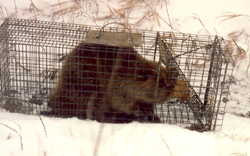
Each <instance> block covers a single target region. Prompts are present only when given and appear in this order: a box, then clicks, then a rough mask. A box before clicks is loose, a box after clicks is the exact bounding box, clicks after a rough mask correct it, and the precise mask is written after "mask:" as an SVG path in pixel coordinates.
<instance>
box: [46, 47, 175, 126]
mask: <svg viewBox="0 0 250 156" xmlns="http://www.w3.org/2000/svg"><path fill="white" fill-rule="evenodd" d="M158 67H159V64H158V63H157V62H153V61H149V60H147V59H145V58H143V57H142V56H141V55H140V54H138V53H137V52H136V51H135V50H134V49H133V48H132V47H116V46H108V45H101V44H86V43H81V44H79V46H77V47H76V48H75V49H74V50H73V51H72V52H71V53H69V55H68V56H67V58H66V60H65V61H64V64H63V66H62V70H61V74H60V77H59V80H58V83H57V86H56V88H55V91H54V92H53V93H52V94H51V96H50V97H49V102H48V106H49V107H51V108H52V111H51V112H44V113H43V114H47V115H58V116H65V117H71V116H76V117H80V118H90V119H96V120H97V121H99V122H111V123H120V122H121V123H123V122H131V121H134V120H139V121H140V120H146V121H147V120H148V121H152V122H159V120H160V118H159V117H158V116H156V115H154V114H153V113H154V103H162V102H164V101H166V100H167V99H168V98H169V97H170V94H171V93H172V92H173V89H174V85H175V83H176V78H177V77H178V74H179V73H178V72H177V70H176V69H174V68H164V67H163V66H161V69H160V74H159V83H158V90H157V76H158ZM156 93H157V94H156Z"/></svg>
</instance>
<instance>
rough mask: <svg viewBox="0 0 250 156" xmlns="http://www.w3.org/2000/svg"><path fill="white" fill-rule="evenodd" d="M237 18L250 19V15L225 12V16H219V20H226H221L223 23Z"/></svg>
mask: <svg viewBox="0 0 250 156" xmlns="http://www.w3.org/2000/svg"><path fill="white" fill-rule="evenodd" d="M237 17H250V15H244V14H235V13H233V12H225V13H223V15H221V16H218V17H217V18H224V19H222V20H221V22H223V21H226V20H230V19H233V18H237Z"/></svg>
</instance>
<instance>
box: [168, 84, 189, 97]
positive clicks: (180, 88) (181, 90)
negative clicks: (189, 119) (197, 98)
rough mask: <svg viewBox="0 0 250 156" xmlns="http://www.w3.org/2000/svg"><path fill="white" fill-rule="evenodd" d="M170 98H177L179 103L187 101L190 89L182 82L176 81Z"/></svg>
mask: <svg viewBox="0 0 250 156" xmlns="http://www.w3.org/2000/svg"><path fill="white" fill-rule="evenodd" d="M170 98H177V99H179V100H180V102H184V101H188V100H189V98H190V89H189V87H188V86H187V85H186V82H185V81H183V80H176V83H175V86H174V91H173V93H172V94H171V95H170Z"/></svg>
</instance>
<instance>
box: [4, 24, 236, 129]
mask: <svg viewBox="0 0 250 156" xmlns="http://www.w3.org/2000/svg"><path fill="white" fill-rule="evenodd" d="M100 29H101V27H97V26H89V25H77V24H65V23H55V22H45V21H37V20H24V19H7V20H6V21H5V22H4V23H3V24H2V25H1V27H0V79H1V81H0V106H1V108H3V109H5V110H7V111H10V112H17V113H24V114H40V113H41V112H48V113H47V114H46V115H55V116H62V117H71V116H78V115H76V114H77V113H76V114H73V115H72V114H67V113H66V114H63V115H62V114H60V113H55V112H53V108H51V107H49V106H48V101H49V98H50V96H51V95H52V94H53V92H54V91H55V89H56V86H57V85H58V81H59V80H60V77H61V76H62V74H60V72H61V73H62V71H63V69H64V68H65V67H63V64H65V59H67V58H68V59H69V56H72V55H71V54H72V51H77V50H76V47H77V46H78V47H79V44H80V45H81V44H83V43H84V41H85V38H86V33H87V32H88V30H100ZM103 31H106V32H123V31H126V29H125V28H124V27H121V26H116V25H112V26H109V27H105V28H103ZM130 31H131V33H140V34H141V40H142V45H141V46H134V47H133V49H134V50H135V51H137V53H138V54H140V56H143V57H142V58H144V59H141V61H142V63H144V64H145V62H146V63H147V61H149V60H151V62H152V63H151V64H154V65H152V66H153V67H156V66H159V67H161V66H165V68H169V67H174V68H175V69H176V70H175V71H174V72H178V74H179V75H178V76H177V77H173V78H171V77H170V78H169V79H171V80H172V79H174V80H178V82H180V83H183V82H184V83H183V85H184V86H187V87H188V91H187V90H186V92H187V93H186V92H185V90H178V89H176V92H178V91H179V93H175V95H176V96H172V97H171V98H170V97H168V98H166V100H164V101H161V102H160V103H159V102H158V103H157V100H156V102H152V103H151V105H150V106H148V103H143V102H137V103H140V104H139V105H140V106H139V107H141V108H139V111H141V112H140V114H142V113H144V114H145V113H146V114H147V113H148V114H150V113H151V110H153V115H152V113H151V115H145V116H139V117H135V116H133V115H131V114H129V113H124V112H123V113H121V112H118V113H116V116H115V117H116V118H118V117H120V118H122V120H125V119H128V118H130V120H128V121H141V122H152V121H153V122H155V119H154V118H159V122H161V123H169V124H177V125H180V126H182V127H189V128H190V129H205V130H214V129H215V128H220V127H221V126H222V122H223V115H224V112H225V107H226V101H227V100H225V99H226V98H227V96H228V93H229V91H228V89H229V84H230V83H229V81H228V77H230V76H231V74H232V70H233V67H232V65H231V63H232V62H233V61H232V58H231V56H230V54H229V50H228V49H227V46H226V44H225V41H224V40H223V38H221V37H217V36H205V35H193V34H181V33H171V32H158V33H157V32H155V31H146V30H130ZM107 48H109V49H112V50H110V51H107ZM100 49H101V48H100V46H99V50H100ZM104 49H105V50H102V51H96V50H93V51H95V52H96V54H98V53H99V54H100V55H101V53H102V52H104V51H105V54H107V53H112V54H113V55H115V54H117V53H119V52H120V53H121V54H119V56H121V57H122V56H123V55H127V52H128V50H125V51H120V50H117V49H119V47H118V48H117V47H114V46H113V47H112V46H111V47H110V46H105V47H104ZM161 50H162V51H163V53H162V54H160V51H161ZM81 51H84V49H81V48H80V49H79V48H78V52H81ZM93 51H91V50H90V52H93ZM99 54H98V55H99ZM132 55H133V54H131V56H132ZM74 57H75V56H74ZM72 58H73V56H72ZM99 58H100V59H106V61H104V62H106V63H107V62H108V61H107V57H103V58H101V57H99ZM86 59H91V58H88V57H85V60H86ZM113 59H117V57H113ZM137 60H138V59H137ZM111 61H113V63H114V62H115V61H114V60H111ZM155 61H156V62H155ZM130 62H131V60H129V61H128V64H130ZM153 62H154V63H153ZM136 63H137V62H136ZM151 64H150V65H151ZM101 65H104V64H101ZM112 66H113V65H112ZM101 67H102V66H101ZM103 68H105V69H107V70H108V65H107V64H106V65H105V67H103ZM112 68H113V67H112ZM130 68H131V67H129V70H128V71H130ZM134 68H136V67H134ZM134 68H133V69H131V71H134ZM70 69H72V68H70ZM126 69H127V68H126ZM158 69H160V68H158ZM112 70H113V69H112ZM143 70H144V69H143ZM136 71H137V70H136ZM109 73H110V72H109ZM156 73H158V78H157V77H152V80H153V79H154V80H155V81H153V82H155V83H159V82H160V80H159V79H160V78H159V73H160V72H156ZM98 74H104V75H105V73H98ZM131 75H133V74H131V73H128V74H127V75H126V74H125V77H126V78H127V79H128V77H129V76H131ZM134 75H136V76H138V74H137V73H135V74H134ZM115 76H116V75H115ZM115 76H113V77H115ZM151 76H152V75H151ZM132 77H133V76H132ZM118 78H120V77H119V76H118ZM133 78H134V77H133ZM106 79H107V80H109V79H110V77H108V78H106ZM114 79H115V78H114ZM134 79H135V80H134V82H133V81H132V82H129V84H137V79H140V78H134ZM141 79H142V80H139V81H143V79H144V77H142V78H141ZM129 80H130V79H129ZM103 82H104V81H103ZM175 82H176V81H175ZM104 83H108V82H106V80H105V82H104ZM114 83H115V82H114ZM154 85H155V86H156V88H152V87H151V88H152V90H154V91H156V92H157V89H159V88H158V86H157V85H156V84H154ZM174 85H175V83H174ZM99 86H100V84H99V85H98V87H99ZM104 86H105V87H108V85H104ZM95 87H96V85H95ZM105 87H104V88H105ZM129 87H131V88H130V89H132V90H136V89H137V88H133V86H125V88H126V89H127V88H129ZM173 87H174V86H172V88H173ZM118 88H119V89H120V88H121V86H118ZM81 90H83V89H81ZM114 90H115V89H114ZM117 90H118V89H117ZM95 91H98V92H96V94H91V95H89V96H88V98H89V99H87V102H85V103H77V104H76V105H75V107H73V105H72V107H71V108H70V109H71V110H73V112H78V111H80V110H81V109H88V110H91V109H92V107H91V108H87V106H88V103H90V101H91V96H92V95H93V96H94V99H95V100H96V99H97V101H98V98H97V97H99V99H103V96H99V94H106V92H107V89H106V88H105V89H103V90H102V91H101V90H95ZM86 92H87V91H86V90H85V93H86ZM142 92H143V91H142ZM172 92H174V91H173V90H169V94H172ZM73 93H76V92H74V91H72V94H73ZM91 93H93V92H91ZM79 94H82V93H79ZM97 94H98V96H97ZM113 94H115V93H113ZM138 94H139V93H138ZM140 94H142V93H140ZM180 95H183V96H184V95H185V96H186V95H188V97H184V98H186V99H184V100H180ZM71 96H72V95H71ZM112 96H115V95H112ZM123 96H125V95H123ZM134 96H135V95H134ZM150 96H151V95H150ZM156 96H157V93H156V94H154V97H151V98H149V99H150V100H151V99H154V98H155V99H157V97H156ZM76 97H77V96H76ZM147 97H148V96H147ZM125 99H126V98H122V99H119V100H120V101H122V102H123V101H125ZM122 102H121V103H122ZM97 103H98V102H97ZM98 104H99V105H101V104H102V105H105V103H101V104H100V102H99V103H98ZM80 106H81V107H80ZM95 107H96V106H95ZM97 107H98V106H97ZM142 107H143V108H142ZM151 107H152V108H151ZM146 108H147V109H149V110H145V109H146ZM62 109H66V108H62ZM115 110H116V109H114V110H112V112H114V111H115ZM118 110H119V108H118ZM94 111H95V109H94V108H93V110H92V113H93V112H94ZM135 111H138V109H137V110H135ZM51 112H52V113H51ZM57 112H58V110H57ZM71 112H72V111H71ZM87 114H88V112H87ZM132 114H133V113H132ZM86 116H87V115H86ZM86 116H85V117H83V116H82V118H86ZM78 117H80V116H78ZM145 117H146V120H145ZM149 118H150V119H149ZM151 118H153V119H151ZM157 122H158V121H157ZM197 125H198V128H197Z"/></svg>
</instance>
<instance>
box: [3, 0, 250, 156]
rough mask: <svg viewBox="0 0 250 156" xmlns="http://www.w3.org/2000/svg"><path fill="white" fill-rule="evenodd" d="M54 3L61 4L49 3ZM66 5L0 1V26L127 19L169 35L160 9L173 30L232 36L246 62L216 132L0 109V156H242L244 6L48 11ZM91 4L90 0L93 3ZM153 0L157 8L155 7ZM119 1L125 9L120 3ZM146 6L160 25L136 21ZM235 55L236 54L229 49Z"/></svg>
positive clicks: (248, 97) (247, 111)
mask: <svg viewBox="0 0 250 156" xmlns="http://www.w3.org/2000/svg"><path fill="white" fill-rule="evenodd" d="M59 2H60V3H61V5H54V4H58V3H59ZM63 2H66V3H63ZM71 2H72V1H63V0H50V1H49V0H43V1H41V0H31V1H30V0H22V1H18V0H13V1H9V0H1V2H0V11H1V12H0V13H1V16H0V17H1V18H0V23H2V22H3V18H6V17H8V16H11V17H18V18H27V19H28V18H35V17H36V18H37V19H39V20H47V21H57V22H62V21H64V22H71V23H77V24H90V25H92V24H94V25H99V26H102V25H103V23H104V22H111V21H117V22H127V21H128V20H129V21H128V22H129V23H131V24H133V28H140V29H151V28H153V30H163V31H170V30H171V29H170V27H169V26H168V24H167V23H166V22H164V21H163V20H162V19H164V20H165V21H167V22H168V21H169V20H168V14H167V12H166V11H167V10H166V9H168V12H169V17H170V20H171V24H172V26H173V28H174V29H175V30H177V31H180V32H185V33H194V34H197V33H200V34H211V35H220V36H223V37H224V38H225V39H229V40H231V39H232V38H231V37H230V35H229V34H230V33H232V32H235V34H236V36H234V39H235V41H236V42H237V44H238V45H239V46H241V47H242V48H243V49H245V50H246V53H245V54H246V57H245V58H244V59H242V60H241V61H238V62H237V64H236V67H235V70H234V74H233V77H232V79H233V80H234V81H233V83H232V84H231V86H230V95H229V97H228V99H229V101H228V103H227V109H226V112H227V113H226V114H225V117H224V122H223V127H222V129H221V130H217V131H214V132H203V133H199V132H196V131H190V130H188V129H185V128H181V127H178V126H175V125H167V124H142V123H137V122H133V123H130V124H102V123H98V122H96V121H89V120H79V119H77V118H68V119H62V118H49V117H44V116H42V117H41V119H40V118H39V117H38V116H31V115H23V114H15V113H8V112H5V111H4V110H0V151H1V155H3V156H9V155H14V156H15V155H17V156H22V155H23V156H27V155H32V156H39V155H41V156H47V155H48V156H51V155H56V156H57V155H72V156H77V155H81V156H82V155H86V156H89V155H90V156H91V155H94V156H97V155H110V156H112V155H115V156H116V155H119V156H122V155H124V156H125V155H126V156H127V155H136V156H139V155H143V156H147V155H157V156H158V155H159V156H160V155H164V156H166V155H174V156H178V155H180V156H183V155H184V156H188V155H192V156H195V155H197V156H200V155H204V156H206V155H209V156H214V155H219V156H221V155H244V156H247V155H250V148H249V147H250V118H249V116H250V107H249V105H250V81H249V80H250V78H249V74H250V71H249V70H248V71H247V66H248V65H249V61H250V57H249V55H250V54H249V44H250V43H249V34H250V32H249V27H250V21H249V18H250V17H249V16H250V10H249V6H250V1H247V0H238V1H234V0H220V1H218V0H210V1H199V0H189V1H186V0H169V1H168V3H165V2H166V1H155V2H154V3H152V4H148V5H145V3H143V2H145V1H142V2H141V3H140V4H141V6H137V5H135V6H134V8H133V9H132V11H131V12H130V14H128V13H129V12H128V11H127V12H125V15H128V16H129V18H128V19H126V18H119V14H118V13H117V12H115V10H114V8H115V9H117V8H119V5H120V4H119V3H117V1H114V0H103V1H101V0H100V1H99V0H97V1H90V0H89V1H81V4H82V6H83V8H81V9H82V10H84V11H85V12H84V13H85V14H87V15H88V16H84V13H82V14H77V13H78V12H77V11H74V10H71V12H69V13H67V14H65V15H64V16H63V15H60V14H56V15H55V14H53V13H55V12H56V11H57V10H59V8H60V7H61V8H63V7H67V6H68V7H69V6H71V7H72V6H73V4H74V3H71ZM95 2H98V5H96V3H95ZM146 2H149V1H146ZM158 2H159V3H160V4H159V6H157V3H158ZM122 3H123V4H125V1H122ZM32 4H33V5H32ZM143 4H144V5H143ZM52 5H53V6H52ZM108 5H109V6H110V8H111V9H113V12H114V13H113V15H112V18H109V19H106V20H98V21H93V20H92V19H91V18H90V17H95V18H101V17H105V16H106V15H109V12H110V11H109V8H108V7H107V6H108ZM149 6H150V7H151V8H152V9H155V10H157V12H158V13H159V15H160V16H161V17H162V19H160V18H159V21H160V24H158V22H157V19H156V16H154V10H151V14H152V16H147V19H146V20H142V21H141V22H139V23H138V24H136V22H137V21H138V20H139V19H140V18H142V17H143V15H144V13H145V12H146V11H147V10H150V9H149ZM160 6H162V7H160ZM15 7H16V9H17V10H15ZM86 8H87V9H86ZM6 9H7V10H8V12H7V11H6ZM41 10H42V11H41ZM122 13H123V12H122ZM233 14H241V15H246V16H239V17H235V18H232V19H229V20H225V19H226V16H225V15H233ZM199 20H200V21H199ZM202 24H203V25H204V26H205V28H206V29H207V31H205V29H204V26H203V25H202ZM241 32H243V33H241ZM237 35H238V36H237ZM235 54H237V52H236V49H235ZM20 138H21V140H20ZM22 146H23V149H22Z"/></svg>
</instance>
